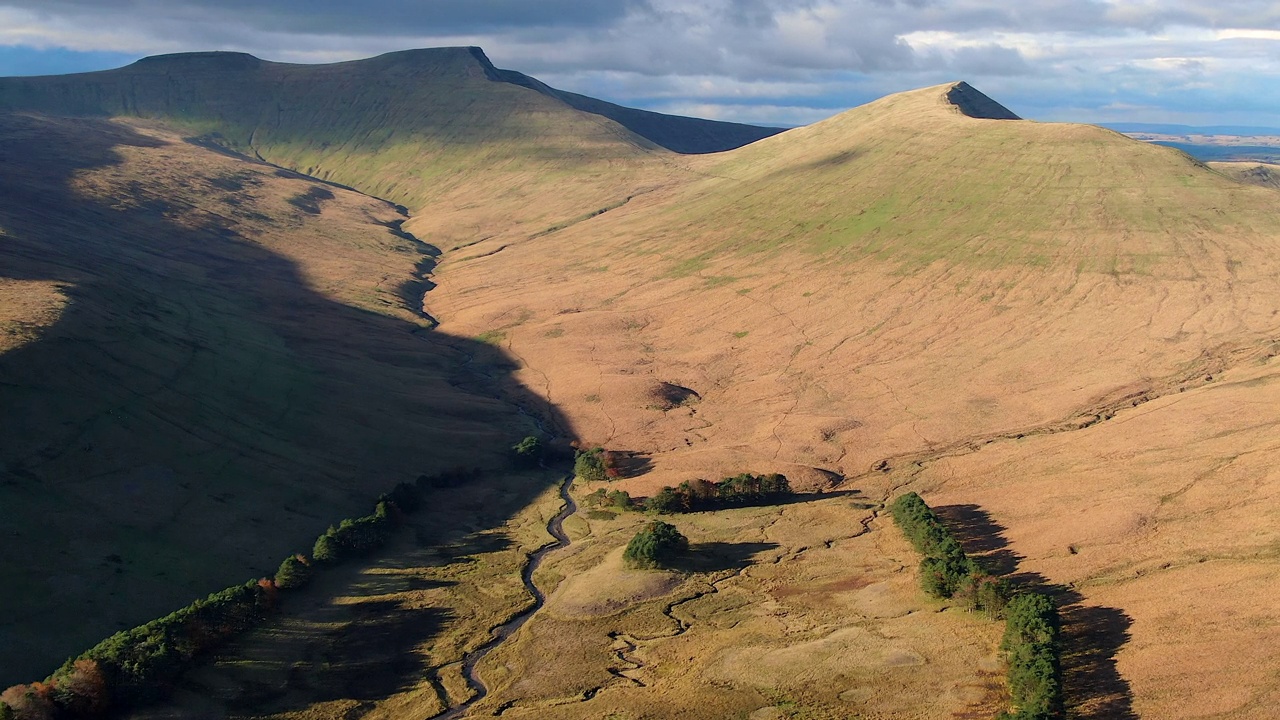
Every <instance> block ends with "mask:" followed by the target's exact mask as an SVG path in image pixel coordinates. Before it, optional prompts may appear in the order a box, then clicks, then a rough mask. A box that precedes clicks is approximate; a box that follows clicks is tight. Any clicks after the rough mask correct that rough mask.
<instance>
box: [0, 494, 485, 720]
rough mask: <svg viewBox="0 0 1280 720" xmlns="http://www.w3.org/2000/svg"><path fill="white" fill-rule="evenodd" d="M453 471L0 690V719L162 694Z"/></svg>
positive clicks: (77, 716)
mask: <svg viewBox="0 0 1280 720" xmlns="http://www.w3.org/2000/svg"><path fill="white" fill-rule="evenodd" d="M479 472H480V471H479V470H467V469H456V470H451V471H448V472H444V473H439V474H436V475H422V476H419V477H418V479H417V483H415V484H411V483H400V484H398V485H396V487H395V488H394V489H393V490H392V491H391V492H389V493H386V494H384V495H382V496H380V497H379V498H378V502H377V504H376V505H375V506H374V511H373V512H372V513H370V514H369V515H365V516H362V517H358V518H347V519H345V520H343V521H342V522H340V523H338V524H337V525H334V526H330V527H329V529H328V530H327V531H325V532H324V533H323V534H321V535H320V537H318V538H317V539H316V542H315V544H314V545H313V547H312V553H311V557H310V558H308V557H307V556H306V555H303V554H301V553H299V554H293V555H289V556H288V557H286V558H285V559H284V560H283V561H282V562H281V563H280V567H279V568H278V569H277V570H276V573H275V576H274V577H271V578H261V579H254V580H249V581H247V582H245V583H243V584H240V585H233V586H231V587H229V588H227V589H225V590H222V591H220V592H216V593H213V594H211V595H209V596H208V597H205V598H201V599H198V600H195V601H194V602H192V603H191V604H190V605H187V606H186V607H183V608H181V609H179V610H176V611H174V612H172V613H170V614H168V615H165V616H164V617H161V618H158V619H156V620H152V621H150V622H148V623H146V624H144V625H140V626H138V627H135V628H131V629H129V630H122V631H120V632H118V633H116V634H114V635H112V636H111V637H109V638H107V639H106V640H103V641H102V642H100V643H98V644H97V645H95V646H93V647H92V648H90V649H89V650H86V651H85V652H83V653H81V654H80V655H78V656H76V657H73V658H71V659H69V660H67V661H66V663H64V664H63V665H62V667H60V668H59V669H58V670H57V671H55V672H54V673H53V674H52V675H50V676H49V677H48V678H45V680H43V681H41V682H34V683H30V684H27V685H15V686H13V687H11V688H9V689H7V690H5V691H4V692H3V693H2V694H0V720H81V719H90V718H99V717H102V716H104V715H105V714H106V713H107V712H108V711H112V710H127V709H129V708H133V707H138V706H140V705H143V704H145V703H147V702H151V701H154V700H157V699H159V698H161V697H163V696H164V695H165V694H166V693H167V692H168V690H169V689H170V687H171V686H172V684H173V682H174V681H175V680H177V678H178V676H179V675H181V674H182V672H184V671H185V670H186V669H187V668H189V667H190V666H191V665H192V664H193V663H194V662H195V661H196V660H197V659H198V658H199V657H201V656H203V655H205V654H207V653H208V652H210V651H212V650H214V649H216V648H218V647H220V646H222V645H224V644H225V643H226V642H228V641H229V640H231V639H232V638H235V637H236V636H238V635H240V634H242V633H244V632H246V631H248V630H250V629H252V628H254V627H256V626H257V625H259V624H260V623H261V622H262V621H263V620H265V619H266V618H267V617H268V616H270V614H271V613H272V611H273V610H275V609H276V608H277V607H278V604H279V600H280V595H281V592H282V591H284V592H286V593H287V592H290V591H293V590H295V589H297V588H301V587H303V586H305V585H306V584H307V583H308V582H309V581H310V580H311V578H312V576H313V575H314V574H315V572H316V571H317V570H318V569H321V568H323V567H325V566H331V565H336V564H338V563H341V562H343V561H345V560H348V559H351V558H357V557H362V556H365V555H368V554H369V553H371V552H373V551H374V550H376V549H378V548H380V547H382V546H383V545H385V544H386V542H387V540H388V539H389V538H390V537H391V533H392V531H393V529H394V527H395V526H396V525H397V524H398V523H399V522H400V520H401V519H402V517H403V516H404V515H405V514H408V513H413V512H415V511H416V510H418V508H420V507H421V506H422V503H423V496H424V494H425V493H426V492H427V491H428V490H430V489H433V488H442V487H453V486H455V485H458V484H461V483H463V482H466V481H468V480H472V479H475V478H476V477H477V476H478V475H479Z"/></svg>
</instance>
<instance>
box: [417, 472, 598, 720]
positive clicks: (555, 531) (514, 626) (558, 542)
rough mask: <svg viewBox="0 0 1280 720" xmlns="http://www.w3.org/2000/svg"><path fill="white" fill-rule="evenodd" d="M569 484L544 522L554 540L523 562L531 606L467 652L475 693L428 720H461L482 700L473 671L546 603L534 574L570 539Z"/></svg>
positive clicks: (484, 690) (569, 480) (484, 691)
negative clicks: (557, 509) (559, 504)
mask: <svg viewBox="0 0 1280 720" xmlns="http://www.w3.org/2000/svg"><path fill="white" fill-rule="evenodd" d="M571 484H573V476H572V475H570V476H569V477H566V478H565V479H564V481H563V482H561V483H560V498H561V499H562V500H564V506H563V507H562V508H560V512H558V513H556V516H555V517H553V518H551V521H550V522H548V523H547V532H548V533H550V534H551V537H553V538H555V542H550V543H547V544H546V545H543V546H542V547H540V548H538V549H537V550H536V551H534V553H533V554H532V555H530V556H529V562H527V563H525V566H524V570H523V571H521V573H520V581H521V582H523V583H524V588H525V590H527V591H528V593H529V594H530V595H531V596H533V606H532V607H530V608H529V609H527V610H525V611H524V612H521V613H520V614H518V615H516V616H515V617H513V618H511V619H510V620H508V621H507V622H505V623H503V624H502V625H499V626H498V627H496V628H494V629H493V630H492V631H491V636H490V638H489V642H487V643H485V644H484V645H481V646H480V647H479V648H476V649H475V650H472V651H471V652H469V653H467V655H466V657H464V658H463V659H462V676H463V677H464V678H466V680H467V686H468V687H470V688H471V689H472V690H473V691H474V692H475V694H474V695H472V697H471V698H470V699H469V700H467V701H466V702H464V703H462V704H461V705H456V706H454V707H452V708H449V709H448V710H445V711H444V712H442V713H440V714H438V715H434V716H432V717H431V718H430V720H454V719H455V718H460V717H462V716H463V715H465V714H466V712H467V711H468V710H470V709H471V706H472V705H475V704H476V703H478V702H480V701H481V700H483V699H484V698H485V697H486V696H487V695H488V694H489V688H488V687H486V686H485V684H484V681H483V680H481V679H480V675H479V673H477V672H476V666H477V665H479V664H480V661H481V660H483V659H484V658H485V657H486V656H487V655H488V654H489V653H491V652H493V651H494V649H495V648H497V647H498V646H499V645H501V644H502V643H503V642H504V641H506V640H507V639H508V638H510V637H511V636H512V635H514V634H515V633H516V631H517V630H519V629H520V628H521V627H523V626H524V624H525V623H527V622H529V619H530V618H532V617H533V616H534V614H535V613H537V612H538V611H539V610H541V609H542V606H543V605H545V604H546V601H547V597H546V595H545V594H544V593H543V592H542V590H540V589H538V586H537V585H535V584H534V582H533V574H534V573H535V572H536V571H537V570H538V568H539V567H541V566H542V561H543V559H544V558H546V556H547V555H548V554H550V553H553V552H555V551H556V550H559V549H560V548H564V547H568V546H569V536H568V535H566V534H565V532H564V521H565V519H567V518H568V517H569V516H570V515H572V514H574V513H575V512H577V511H578V505H577V503H575V502H574V501H573V498H572V497H571V496H570V495H569V486H570V485H571Z"/></svg>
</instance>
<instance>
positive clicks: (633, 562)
mask: <svg viewBox="0 0 1280 720" xmlns="http://www.w3.org/2000/svg"><path fill="white" fill-rule="evenodd" d="M688 549H689V540H688V539H687V538H686V537H685V536H684V535H681V534H680V531H679V530H677V529H676V527H675V526H674V525H671V524H669V523H665V522H662V521H661V520H654V521H652V522H650V523H649V524H647V525H645V526H644V527H643V528H641V529H640V532H638V533H636V535H635V537H633V538H631V542H629V543H627V549H626V550H625V551H624V552H623V553H622V558H623V560H625V561H626V563H627V565H628V566H629V567H633V568H656V567H664V566H667V565H669V564H670V563H671V561H672V560H674V559H675V558H677V557H679V556H680V555H682V554H683V553H684V552H685V551H686V550H688Z"/></svg>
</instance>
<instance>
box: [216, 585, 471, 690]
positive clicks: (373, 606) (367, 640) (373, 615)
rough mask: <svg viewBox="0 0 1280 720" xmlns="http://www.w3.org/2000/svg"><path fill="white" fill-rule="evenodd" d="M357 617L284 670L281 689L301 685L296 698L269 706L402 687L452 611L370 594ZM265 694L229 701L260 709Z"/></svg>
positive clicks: (409, 683) (418, 671) (414, 677)
mask: <svg viewBox="0 0 1280 720" xmlns="http://www.w3.org/2000/svg"><path fill="white" fill-rule="evenodd" d="M352 611H353V612H354V613H356V614H359V615H361V616H363V617H361V619H360V620H358V621H357V624H356V626H355V627H354V628H343V629H342V630H341V631H338V632H334V633H330V634H328V635H327V636H326V637H325V642H324V643H323V645H322V646H321V647H320V648H318V649H316V650H314V651H313V653H312V655H311V656H310V657H308V658H306V659H305V660H300V661H298V662H296V663H295V664H294V665H293V666H292V667H291V668H290V671H289V677H288V682H287V684H286V690H287V691H301V695H302V696H303V697H304V698H305V700H304V701H303V702H301V703H289V702H284V703H279V702H278V700H279V698H271V700H276V701H277V702H270V706H271V707H272V708H273V709H274V708H280V707H283V708H285V709H288V708H293V709H303V708H305V707H307V706H308V705H310V704H311V703H313V702H325V701H329V700H348V699H350V700H379V699H381V698H385V697H388V696H390V695H393V694H395V693H397V692H401V691H403V690H407V689H409V688H410V687H413V686H414V685H416V684H417V683H418V681H419V680H420V679H421V678H422V676H423V675H424V674H425V673H426V672H428V670H429V669H430V668H429V667H428V666H427V664H426V662H425V659H426V658H425V656H423V655H422V654H421V653H419V652H416V650H417V648H418V647H419V646H420V645H421V644H422V643H424V642H427V641H428V640H430V639H431V638H433V637H435V636H436V635H438V634H439V633H440V631H441V630H443V629H444V627H445V626H446V625H447V624H448V623H449V622H451V621H452V620H453V619H454V618H453V616H452V615H451V614H450V613H449V612H447V611H444V610H440V609H437V608H410V607H406V606H405V605H404V603H403V602H401V601H397V600H371V601H367V602H362V603H359V604H357V605H355V606H354V607H353V610H352ZM264 701H268V698H266V697H263V696H262V695H261V694H254V693H249V694H245V695H242V696H241V697H240V698H238V699H237V700H236V701H235V702H232V703H229V705H228V707H229V709H230V710H232V711H235V712H238V713H246V714H261V713H262V712H263V710H264V709H266V707H267V705H268V702H269V701H268V702H264Z"/></svg>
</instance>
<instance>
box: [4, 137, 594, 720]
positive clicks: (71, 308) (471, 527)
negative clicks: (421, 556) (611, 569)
mask: <svg viewBox="0 0 1280 720" xmlns="http://www.w3.org/2000/svg"><path fill="white" fill-rule="evenodd" d="M164 145H165V143H162V142H160V141H157V140H155V139H153V138H149V137H146V136H143V135H140V134H138V133H136V132H135V131H133V130H131V129H129V128H127V127H124V126H122V125H116V124H112V123H108V122H103V121H96V120H62V119H42V118H36V117H28V116H15V115H4V114H0V166H3V167H4V168H5V171H4V173H0V235H2V236H3V242H0V281H3V280H6V279H13V280H39V281H51V282H56V283H60V284H62V285H64V288H65V289H64V290H63V293H64V294H65V296H66V297H67V303H66V305H65V307H64V308H63V310H62V313H61V315H60V316H59V317H58V319H57V320H56V321H55V322H54V323H53V324H52V325H51V326H49V327H47V328H45V329H44V330H43V332H42V333H41V335H40V337H39V339H37V340H34V341H32V342H29V343H28V344H25V345H22V346H20V347H17V348H16V349H14V350H12V351H9V352H6V353H3V354H0V406H3V407H4V408H5V412H6V415H7V416H8V417H9V418H10V419H11V420H12V419H16V420H17V421H16V422H9V423H7V424H6V426H5V431H4V432H3V433H0V494H2V496H3V503H4V507H5V511H6V516H7V517H8V518H10V519H11V520H12V524H11V525H6V528H5V543H6V546H5V553H4V556H3V559H0V577H3V578H6V579H12V578H22V580H21V581H20V582H19V583H18V584H17V585H16V586H14V588H15V590H17V592H13V593H10V594H9V601H8V602H7V603H6V605H5V608H6V612H5V614H4V617H3V618H0V646H3V647H5V650H6V651H5V652H4V653H0V687H3V686H8V685H10V684H14V683H18V682H29V681H32V680H36V679H39V678H42V677H44V676H45V675H46V674H48V673H49V672H50V671H52V670H54V669H55V668H56V667H57V666H58V665H59V664H61V663H62V661H63V660H65V659H66V658H67V657H68V656H71V655H75V654H78V653H79V652H81V651H83V650H85V649H87V648H88V647H90V646H92V645H94V644H95V643H97V642H98V641H99V640H101V639H103V638H105V637H106V636H108V635H110V634H111V633H113V632H115V631H116V630H117V629H119V628H120V627H132V626H136V625H139V624H142V623H144V622H147V621H149V620H151V619H153V618H156V617H159V616H161V615H164V614H166V613H168V612H171V611H172V610H174V609H176V608H178V607H181V606H184V605H186V604H187V603H188V602H190V601H191V599H192V598H193V597H197V596H202V595H204V594H206V593H209V592H211V591H214V590H219V589H221V588H224V587H227V586H229V585H232V584H236V583H239V582H243V581H244V579H245V578H246V577H250V576H252V577H258V576H261V575H264V574H270V573H272V572H273V571H274V569H275V567H276V566H277V565H278V564H279V561H280V559H281V558H283V557H285V556H286V555H287V554H290V553H293V552H297V551H300V550H301V551H305V550H308V549H309V548H310V547H311V543H312V542H313V541H314V539H315V538H316V536H317V535H318V534H319V533H321V532H323V531H324V529H325V528H326V527H327V526H329V525H330V524H331V523H334V522H336V521H338V520H340V519H341V518H343V517H355V516H359V515H364V514H366V513H368V512H369V511H370V510H371V509H372V506H373V503H374V501H375V498H376V497H377V496H378V495H379V494H380V493H383V492H386V491H388V490H390V489H391V487H392V486H394V485H395V484H396V483H398V482H413V481H414V478H415V477H417V476H418V475H419V474H422V473H437V472H440V471H442V470H445V469H447V468H453V467H459V466H466V467H472V466H476V467H484V468H488V471H487V472H485V474H484V475H483V477H481V478H480V479H477V480H474V481H471V482H470V483H469V484H466V485H464V486H462V487H456V488H435V489H432V488H428V491H427V498H426V501H425V503H424V504H425V507H424V508H423V509H422V510H421V511H420V513H421V514H420V517H425V518H427V520H426V522H428V523H431V524H432V528H431V531H430V532H429V533H427V534H426V535H427V536H429V537H430V539H431V540H432V541H433V542H435V543H436V545H437V546H438V547H439V548H440V554H439V555H438V558H437V559H438V561H442V562H443V561H447V560H448V559H449V558H460V557H465V556H467V555H470V554H475V553H480V552H493V551H496V550H500V549H503V548H506V547H508V546H509V544H510V540H509V539H507V538H505V537H501V536H498V535H492V534H484V533H483V531H485V530H488V529H492V528H496V527H500V526H501V525H502V524H503V523H504V522H505V521H506V520H507V519H509V518H510V517H511V516H512V515H513V514H514V513H516V512H518V511H519V510H520V509H522V508H523V507H526V506H527V505H528V504H529V503H530V502H532V501H533V500H534V499H535V498H536V497H538V496H539V495H540V494H542V493H543V492H544V491H545V490H546V489H547V488H548V487H549V486H550V485H551V484H552V483H553V482H554V480H555V477H554V476H553V475H551V474H544V475H539V476H537V477H534V476H530V475H521V476H519V478H518V481H517V480H511V479H509V478H507V477H506V476H504V473H503V472H502V470H501V468H503V467H504V463H505V453H506V450H507V448H508V447H509V446H510V444H511V443H512V442H513V441H514V440H516V439H519V438H520V437H522V436H524V435H528V434H533V433H537V432H539V431H540V430H541V431H543V432H545V433H547V434H551V435H561V434H564V433H565V432H566V430H567V428H568V427H569V426H568V424H567V422H566V421H565V420H564V418H563V417H562V416H561V415H560V413H559V412H558V411H557V410H556V408H555V407H554V406H551V405H550V404H548V403H546V402H545V401H544V400H543V399H542V398H540V397H538V396H536V395H533V394H531V393H529V392H527V391H526V390H525V389H524V388H522V387H521V386H520V385H519V384H518V383H517V382H515V381H514V379H513V378H512V373H513V372H514V371H515V370H516V369H517V365H516V363H515V362H514V361H513V360H512V359H511V358H509V357H508V356H507V355H505V354H504V353H503V352H502V351H501V350H500V349H498V348H495V347H494V346H492V345H489V344H486V343H482V342H477V341H473V340H469V339H466V338H457V337H449V336H445V335H441V334H438V333H434V332H431V331H428V330H426V329H425V328H424V327H423V325H422V324H415V323H413V322H409V321H406V320H400V319H396V318H393V317H389V316H386V315H381V314H377V313H373V312H369V311H365V310H361V309H358V308H355V307H351V306H348V305H345V304H342V303H340V302H336V301H334V300H332V299H330V298H328V297H326V296H324V295H321V294H320V293H318V292H316V291H315V290H313V289H312V287H313V285H312V280H311V279H309V278H307V277H304V276H303V274H302V273H301V272H300V270H299V268H298V267H297V266H296V265H295V264H294V263H293V262H292V261H291V260H290V259H288V258H286V257H284V256H282V255H279V254H276V253H275V252H273V251H271V250H270V249H268V248H267V247H265V246H264V245H262V244H259V243H258V242H255V241H253V240H252V239H250V238H248V237H242V236H241V235H239V234H238V231H237V229H236V228H237V227H238V226H237V225H236V224H235V223H233V222H231V221H230V220H229V219H228V218H235V219H236V220H238V221H244V222H247V223H253V222H262V223H264V225H263V226H264V227H271V228H278V227H281V226H280V225H279V224H276V223H275V221H272V220H271V219H270V218H267V219H263V218H265V216H263V215H261V214H256V215H255V213H256V210H255V209H254V208H253V207H245V206H246V205H248V204H250V200H247V199H246V197H245V196H228V197H227V198H226V200H225V203H224V205H221V206H216V207H215V208H214V209H216V210H217V212H212V211H205V210H204V209H203V208H204V207H205V206H204V205H203V204H201V205H198V206H197V205H196V203H197V202H199V203H205V202H211V203H213V202H217V201H218V197H219V194H220V193H230V192H233V191H234V189H235V188H236V187H237V186H236V185H234V184H233V183H231V182H230V181H226V180H225V179H224V180H222V181H219V179H218V178H201V177H188V178H182V182H178V183H175V184H174V185H173V186H172V188H173V190H174V192H175V193H181V192H188V193H191V194H192V197H188V198H185V199H184V198H181V197H179V198H172V197H169V196H168V195H167V194H166V193H165V190H166V187H168V186H164V185H163V183H164V182H165V181H164V180H163V179H157V178H153V177H139V178H138V179H137V180H134V181H131V182H128V184H127V185H126V187H125V190H123V191H121V192H120V193H118V194H116V195H115V196H114V197H111V198H105V199H92V198H88V197H87V196H85V195H84V194H82V193H81V192H79V191H77V189H76V186H77V183H79V182H80V178H81V177H83V173H84V172H85V171H87V170H91V169H95V168H112V167H121V166H122V154H121V150H122V149H126V150H127V151H128V152H130V153H136V152H138V151H140V150H142V151H145V150H147V149H152V148H160V147H163V146H164ZM183 147H184V148H185V147H186V146H183ZM49 148H57V151H56V152H50V151H49ZM184 152H192V151H191V150H184ZM209 167H210V170H209V172H214V171H215V170H214V168H216V167H218V166H217V165H216V163H210V164H209ZM240 175H244V176H245V177H249V176H251V175H252V173H248V172H241V173H240ZM249 179H251V180H253V179H255V178H253V177H249ZM257 181H259V182H262V181H263V180H261V179H257ZM219 182H221V187H220V185H219ZM236 182H239V180H237V181H236ZM272 182H296V183H298V186H299V187H298V191H299V193H301V194H303V195H305V196H306V197H307V198H308V202H313V201H314V203H316V205H317V209H318V210H319V211H320V212H321V213H323V212H324V203H325V202H326V197H325V195H324V194H325V193H329V192H330V191H329V190H327V189H326V190H324V192H323V193H313V192H311V191H309V190H308V186H307V185H305V184H304V183H309V182H310V181H308V180H302V179H290V180H272ZM193 208H194V209H193ZM298 212H299V214H300V215H303V216H305V215H309V214H310V209H309V208H304V209H301V210H299V211H298ZM175 216H176V217H175ZM286 226H287V225H286ZM104 556H111V557H117V558H119V559H120V562H118V563H116V562H112V563H102V562H100V559H101V558H102V557H104ZM45 568H47V569H48V570H42V569H45ZM41 573H46V575H47V577H46V575H41ZM55 576H56V577H55ZM46 581H48V582H49V583H54V582H55V581H56V587H57V588H58V597H57V602H50V599H49V597H48V596H47V595H46V593H45V592H44V591H43V590H42V589H41V588H43V587H44V583H45V582H46ZM11 583H12V580H11ZM428 584H429V583H428ZM52 586H53V585H52V584H51V585H50V587H52ZM401 589H403V588H401ZM410 589H412V588H410ZM419 589H425V586H420V587H419ZM288 607H290V606H289V605H288V604H286V608H288ZM286 611H288V610H286ZM384 611H385V612H384ZM375 615H376V617H371V618H370V619H369V621H368V622H367V623H365V625H367V627H368V632H367V633H365V632H362V633H361V634H360V637H353V638H350V639H349V640H342V641H341V642H338V641H335V642H334V643H333V647H334V648H335V649H334V650H333V652H334V653H335V656H334V657H335V658H337V660H336V661H332V664H333V665H334V667H337V668H340V669H337V670H334V671H332V672H333V673H337V674H336V675H333V676H332V677H329V676H326V679H323V680H322V681H320V682H318V684H313V686H314V687H315V688H320V689H323V690H324V691H325V692H330V695H327V696H326V697H329V696H331V697H334V698H337V697H348V696H350V697H356V696H355V695H350V693H353V692H356V690H353V689H352V688H357V689H358V692H359V693H360V694H359V695H358V698H357V699H359V698H365V697H373V696H375V695H380V694H382V693H386V692H390V691H391V690H393V689H395V688H398V687H402V686H405V685H404V684H405V683H408V682H413V681H416V678H417V676H418V675H420V672H421V668H419V667H417V666H415V665H414V663H415V662H417V659H416V658H417V657H418V656H417V654H416V653H415V652H414V650H415V648H417V647H419V646H421V645H422V644H423V643H425V642H428V641H429V640H430V639H431V638H432V637H434V636H435V635H436V634H437V633H438V632H439V630H440V628H441V627H442V626H443V625H444V624H445V623H447V622H449V618H448V617H447V616H446V614H444V613H443V612H441V611H440V610H437V609H431V608H411V607H406V606H403V605H396V606H395V607H386V608H383V609H382V610H380V611H379V612H378V613H375ZM366 656H367V657H368V658H369V659H368V660H367V661H366V660H362V659H361V658H364V657H366ZM341 668H346V669H341ZM308 701H309V700H308ZM300 703H301V700H300ZM304 705H305V703H301V704H298V705H296V707H302V706H304Z"/></svg>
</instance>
